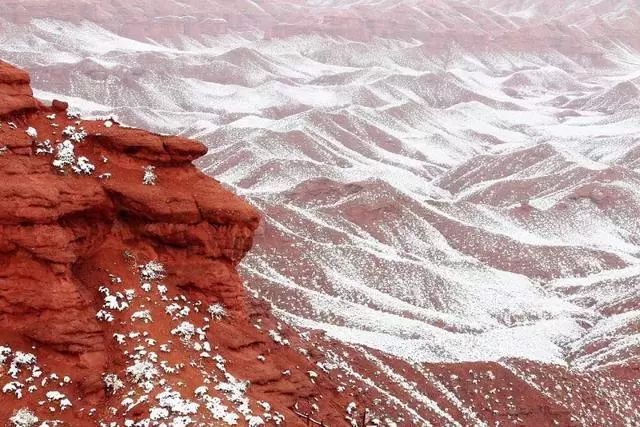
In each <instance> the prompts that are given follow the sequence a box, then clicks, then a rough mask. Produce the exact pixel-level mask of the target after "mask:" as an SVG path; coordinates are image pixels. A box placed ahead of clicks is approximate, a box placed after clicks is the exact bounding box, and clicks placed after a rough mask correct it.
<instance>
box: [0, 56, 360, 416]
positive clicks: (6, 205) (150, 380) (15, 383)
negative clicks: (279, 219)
mask: <svg viewBox="0 0 640 427" xmlns="http://www.w3.org/2000/svg"><path fill="white" fill-rule="evenodd" d="M0 71H1V72H0V78H1V81H0V83H1V85H0V182H1V183H2V185H0V236H1V239H0V388H1V389H2V392H1V393H0V401H1V402H2V404H0V420H2V421H0V423H2V425H4V424H3V423H4V422H9V423H10V424H9V425H19V426H23V425H24V426H30V425H36V422H35V421H34V420H36V419H38V420H39V421H38V422H37V425H40V423H42V422H48V423H49V424H46V425H76V426H80V425H93V424H96V425H127V426H130V425H136V426H137V425H140V426H146V425H175V426H186V425H234V424H239V425H252V426H259V425H264V424H270V425H303V424H305V423H306V419H305V418H304V417H311V419H314V420H321V422H325V423H329V424H330V425H339V424H340V423H345V422H347V421H345V415H348V413H347V412H345V410H346V408H347V407H348V405H349V403H350V399H353V398H352V397H350V396H349V395H348V394H347V393H345V394H344V395H341V394H340V393H338V392H337V391H336V390H337V388H338V384H337V382H336V381H335V379H331V378H329V376H328V375H327V374H326V373H325V372H323V371H322V370H320V369H318V368H317V367H316V366H315V362H314V361H313V359H312V358H311V357H310V356H309V354H308V351H306V350H300V349H302V348H303V347H304V345H303V344H302V343H301V342H302V339H301V338H300V337H299V336H298V335H297V334H293V332H292V331H291V330H289V329H287V328H285V327H284V326H282V325H280V324H278V323H277V322H276V321H275V320H273V318H272V317H271V316H270V314H269V313H268V309H267V308H265V307H263V306H261V305H260V304H256V303H251V304H249V303H248V300H247V298H246V297H245V295H244V291H243V287H242V282H241V279H240V277H239V276H238V273H237V272H236V266H237V264H238V263H239V262H240V260H241V259H242V258H243V256H244V255H245V254H246V252H247V251H248V250H249V249H250V247H251V245H252V239H253V235H254V232H255V230H256V228H257V227H258V224H259V221H260V219H259V215H258V213H257V212H256V211H255V210H254V209H253V208H252V207H250V206H249V205H248V204H247V203H245V202H244V201H243V200H241V199H240V198H238V197H236V196H235V195H233V194H231V193H230V192H229V191H227V190H225V189H224V188H223V187H222V186H221V185H220V184H219V183H218V182H216V181H215V180H213V179H211V178H209V177H207V176H205V175H203V174H202V173H200V172H199V171H198V170H197V169H196V168H195V167H194V166H193V165H192V164H191V161H192V160H194V159H196V158H197V157H200V156H202V155H203V154H204V153H205V152H206V149H205V148H204V146H202V145H201V144H199V143H197V142H194V141H192V140H187V139H184V138H179V137H173V136H161V135H155V134H151V133H148V132H145V131H141V130H137V129H130V128H126V127H123V126H120V125H119V124H118V123H116V122H115V121H114V120H104V121H84V120H81V119H79V118H78V117H76V116H73V115H70V114H68V113H67V111H66V104H64V103H62V102H54V104H53V105H52V106H51V107H45V106H43V105H41V104H40V103H39V102H38V101H36V100H35V99H34V98H33V97H32V96H31V89H30V88H29V85H28V82H29V79H28V76H27V75H26V73H24V72H23V71H21V70H18V69H15V68H13V67H11V66H9V65H7V64H4V63H2V64H0ZM289 335H291V338H288V336H289ZM294 335H295V336H294ZM351 394H353V393H351ZM357 400H358V403H359V402H360V401H364V398H361V399H357ZM296 412H298V414H296ZM350 412H351V413H353V415H355V414H356V412H355V409H353V408H352V409H351V410H350ZM301 414H302V415H304V417H302V415H301ZM55 422H58V423H63V424H55ZM11 423H13V424H11ZM112 423H116V424H112ZM163 423H165V424H163Z"/></svg>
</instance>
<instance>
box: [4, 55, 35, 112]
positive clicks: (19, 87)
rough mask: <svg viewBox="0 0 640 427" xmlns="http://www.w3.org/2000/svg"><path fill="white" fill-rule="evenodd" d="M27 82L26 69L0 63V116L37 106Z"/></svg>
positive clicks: (28, 80)
mask: <svg viewBox="0 0 640 427" xmlns="http://www.w3.org/2000/svg"><path fill="white" fill-rule="evenodd" d="M29 82H30V79H29V74H27V72H26V71H23V70H17V69H15V68H13V67H11V66H9V65H7V64H5V63H0V116H2V115H6V114H9V113H12V112H20V111H26V110H33V109H35V108H37V107H38V102H37V101H36V100H35V99H34V98H33V92H32V91H31V86H30V85H29Z"/></svg>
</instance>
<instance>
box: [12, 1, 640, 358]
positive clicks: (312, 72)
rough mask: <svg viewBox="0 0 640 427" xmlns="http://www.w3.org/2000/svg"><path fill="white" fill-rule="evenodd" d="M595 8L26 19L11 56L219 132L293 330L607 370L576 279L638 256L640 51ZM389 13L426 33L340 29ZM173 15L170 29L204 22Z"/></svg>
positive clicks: (420, 6)
mask: <svg viewBox="0 0 640 427" xmlns="http://www.w3.org/2000/svg"><path fill="white" fill-rule="evenodd" d="M191 3H193V4H195V3H196V2H191ZM191 3H189V4H191ZM591 3H593V4H590V6H591V7H592V8H593V10H596V11H599V14H600V16H601V18H602V19H600V20H598V19H596V16H595V15H594V14H593V12H591V13H592V15H589V14H588V12H589V10H591V9H589V8H586V7H585V8H579V11H577V12H576V11H575V7H574V6H575V4H573V5H572V4H571V2H546V1H539V2H535V7H528V6H527V5H528V4H531V2H501V1H466V2H454V1H450V2H430V3H428V2H420V1H403V2H391V1H387V2H375V4H374V3H372V2H346V1H341V2H333V1H331V2H327V1H323V2H306V6H305V7H309V8H312V9H313V8H319V9H322V14H324V15H322V16H325V18H326V15H328V13H327V10H330V9H333V10H334V12H335V13H334V15H336V16H335V17H334V18H332V20H328V18H327V19H325V21H322V22H323V23H324V24H323V25H324V27H323V26H320V27H318V26H317V25H316V24H318V22H317V20H316V19H315V18H313V19H312V20H311V21H312V22H313V23H314V25H311V26H309V28H308V31H303V30H300V29H296V30H295V31H292V32H291V33H279V32H278V31H280V30H282V27H283V25H284V24H287V28H288V29H289V30H291V28H290V26H291V23H290V20H291V17H290V16H288V15H287V14H286V13H285V12H284V10H285V9H286V3H284V2H272V3H270V4H269V5H258V4H257V3H254V2H246V7H247V10H250V11H251V13H250V14H249V15H250V17H251V19H249V20H248V21H247V22H245V23H244V24H243V25H244V27H242V28H227V27H225V29H224V31H221V32H218V30H219V28H218V27H216V29H212V28H209V29H199V30H198V32H197V33H189V32H188V31H186V30H184V31H183V30H180V31H178V33H176V34H173V33H169V34H167V33H163V32H161V31H160V32H156V31H155V30H153V28H155V27H153V28H152V29H148V31H149V34H146V36H148V37H140V34H137V33H135V34H133V33H130V31H129V30H130V29H127V28H125V27H122V28H120V29H118V28H114V27H113V26H108V25H106V24H104V23H103V22H98V21H99V20H98V19H96V20H94V21H95V22H90V20H85V21H76V20H73V19H65V18H64V17H58V19H50V18H36V19H33V20H31V21H30V22H28V23H19V22H18V21H19V20H16V19H12V18H11V16H9V17H8V18H4V19H5V20H12V21H14V22H11V23H7V25H6V26H3V30H2V32H1V33H0V39H1V40H2V43H1V44H0V55H1V56H2V57H4V58H6V59H8V60H11V61H13V62H15V63H18V64H19V65H22V66H24V67H26V68H28V69H29V70H30V71H31V73H32V76H33V80H34V82H33V84H34V86H35V88H36V89H37V90H36V94H37V95H39V96H40V97H42V98H44V99H48V98H53V97H54V96H56V95H55V94H62V95H64V96H67V97H68V98H69V99H70V100H72V104H73V105H74V106H75V107H76V108H79V109H81V110H82V112H83V113H85V114H88V115H94V116H96V115H97V116H107V115H109V114H117V115H118V116H119V117H120V119H121V120H122V121H124V122H127V123H130V124H134V125H140V126H143V127H146V128H151V129H154V130H156V131H159V132H167V133H181V134H183V135H187V136H193V137H197V138H199V139H201V140H203V141H205V142H206V143H207V144H208V145H209V148H210V151H209V155H208V156H207V157H206V158H205V159H203V160H201V161H200V163H199V166H200V167H201V168H202V169H203V170H204V171H205V172H207V173H209V174H211V175H212V176H215V177H217V178H218V179H220V180H221V181H222V182H224V183H225V184H226V185H228V186H230V187H232V188H233V189H234V190H235V191H236V192H238V193H241V194H243V195H244V196H245V197H246V198H247V199H248V200H249V201H250V202H251V203H253V204H254V205H256V206H257V207H258V208H260V209H261V211H262V212H263V213H264V216H265V219H266V224H265V229H264V237H263V238H262V239H261V240H259V241H258V244H257V247H256V248H255V249H254V251H253V252H252V253H251V255H250V256H249V257H248V259H247V260H246V261H245V263H244V267H243V268H244V272H245V277H246V281H247V286H248V287H249V288H250V289H252V290H255V291H257V292H259V293H260V294H262V295H263V296H264V297H265V298H267V299H269V300H270V301H271V302H272V303H273V305H274V306H275V307H276V309H277V310H278V311H279V312H280V313H281V315H282V317H283V318H286V319H289V320H291V321H292V322H294V323H298V324H300V325H304V326H313V327H319V328H321V329H325V330H327V331H328V332H329V333H330V334H331V335H333V336H335V337H338V338H341V339H344V340H347V341H353V342H358V343H363V344H367V345H370V346H372V347H377V348H381V349H384V350H386V351H389V352H392V353H396V354H398V355H401V356H403V357H407V358H410V359H412V360H416V361H425V360H429V361H450V360H500V359H501V358H505V357H518V358H529V359H534V360H539V361H546V362H553V363H559V364H565V365H570V364H571V363H573V362H574V360H579V364H580V366H594V364H595V365H597V363H612V360H611V358H610V357H600V356H598V357H597V358H595V359H593V360H591V359H588V357H589V356H588V354H585V352H587V353H588V351H587V349H588V348H589V345H590V344H591V343H592V342H593V340H595V339H598V337H599V335H598V333H597V331H599V330H607V329H606V328H607V327H608V326H607V325H609V323H607V322H610V320H608V319H607V316H608V315H609V314H608V313H603V312H602V310H601V308H600V305H601V304H599V299H600V298H601V297H597V298H596V300H597V301H596V303H591V300H590V299H589V298H586V297H585V298H575V297H573V296H572V295H571V294H572V292H573V291H572V292H569V294H567V293H566V292H564V287H563V286H560V285H557V283H564V282H562V281H563V280H569V281H571V280H574V281H576V283H578V284H581V283H582V281H585V283H589V281H590V280H592V277H593V275H596V277H599V276H597V275H601V274H606V272H613V271H617V270H618V269H625V270H622V271H626V269H633V268H634V266H636V265H637V264H638V261H639V260H638V258H637V254H638V253H639V251H638V246H637V245H638V241H637V239H636V238H635V237H634V236H637V233H638V231H640V223H639V222H638V219H637V218H638V216H637V209H638V202H639V196H640V194H638V188H640V187H639V186H638V184H639V179H640V176H639V175H638V167H639V166H638V165H639V163H638V159H639V158H640V141H639V140H638V138H637V135H638V132H639V130H640V121H639V120H638V115H637V111H638V107H639V104H638V102H637V97H634V96H633V95H634V93H635V92H634V90H635V89H637V88H638V87H639V86H640V85H639V84H638V81H637V78H638V77H637V67H638V65H640V53H639V52H638V40H634V39H630V38H629V36H628V34H626V33H624V32H621V31H614V29H613V27H612V26H611V25H612V24H611V23H612V22H617V23H618V24H620V25H621V27H620V28H622V29H624V28H625V27H624V25H622V24H623V23H624V22H627V21H628V20H633V19H635V18H634V15H633V13H631V12H632V7H633V2H619V4H618V3H616V4H617V5H616V6H615V7H614V5H612V4H609V6H607V5H605V4H604V3H602V2H599V3H598V4H596V2H591ZM374 6H375V7H376V8H378V9H379V10H386V11H387V12H388V13H389V16H391V17H395V19H407V20H409V15H411V22H412V23H413V24H412V25H414V26H415V28H417V30H416V31H417V32H416V33H415V34H413V33H409V35H410V36H408V35H407V34H406V33H403V32H402V31H401V29H398V30H397V31H398V33H392V32H390V31H391V30H388V31H387V33H386V35H382V34H383V31H382V30H379V31H378V30H376V31H378V32H376V33H374V34H370V35H369V36H370V37H368V38H367V39H366V40H362V39H358V38H356V37H355V36H353V35H351V34H350V33H348V32H341V31H342V29H341V28H342V27H341V25H342V22H343V21H342V20H341V19H347V18H350V17H353V16H355V15H357V16H358V19H365V18H366V16H367V13H369V12H367V11H368V10H370V9H371V8H372V7H374ZM172 7H173V6H172V5H171V4H169V6H167V10H165V11H163V14H162V15H161V16H163V17H165V18H166V19H164V18H163V19H159V20H157V21H162V22H164V23H166V22H167V21H171V20H172V18H171V17H172V16H174V15H175V16H174V17H175V18H176V19H179V20H180V21H181V22H183V21H184V22H190V21H192V20H191V18H189V19H184V16H183V15H182V14H176V13H173V11H172V10H171V8H172ZM601 9H602V10H601ZM314 10H315V9H314ZM630 10H631V12H630ZM445 11H446V12H447V14H446V15H445V14H444V12H445ZM545 13H552V14H553V16H556V17H557V20H558V22H560V23H562V25H564V27H562V26H560V27H558V28H561V29H560V30H558V28H555V29H550V28H547V27H545V31H548V32H544V31H543V29H541V27H540V19H541V18H540V17H541V16H543V15H544V14H545ZM354 14H355V15H354ZM187 15H190V13H187ZM352 15H353V16H352ZM158 16H160V15H158ZM257 16H269V17H271V18H269V19H266V18H265V22H267V21H268V22H269V24H267V23H263V24H261V25H264V26H263V27H260V26H256V25H257V24H255V22H254V21H256V20H258V18H256V17H257ZM338 18H340V19H338ZM310 19H311V18H310ZM252 20H253V21H252ZM258 21H259V20H258ZM260 22H262V21H260ZM463 22H465V23H467V24H466V25H467V26H468V27H470V28H465V29H464V30H463V29H462V26H461V25H462V23H463ZM332 23H333V24H332ZM218 24H220V25H221V24H222V22H219V21H216V25H218ZM334 24H335V25H334ZM374 24H375V23H369V24H368V25H374ZM449 24H451V25H453V27H452V28H454V30H455V29H458V32H457V36H455V37H451V38H450V39H447V38H433V39H432V38H424V39H421V38H416V37H414V36H415V35H416V34H420V31H427V30H426V29H429V30H428V31H432V32H433V33H434V34H435V33H436V32H439V33H442V32H443V30H442V28H441V27H445V26H446V25H449ZM158 25H160V24H158ZM163 25H164V24H163ZM359 25H360V24H359ZM558 25H560V24H558ZM267 27H268V28H267ZM158 28H161V29H165V27H158ZM181 28H183V27H181ZM184 28H186V27H184ZM318 28H320V29H322V28H324V29H325V31H324V33H323V32H322V31H319V30H318ZM267 29H268V31H267ZM489 29H492V30H495V31H489ZM569 29H571V31H569ZM418 30H419V31H418ZM556 30H557V31H565V30H566V31H569V32H568V33H567V40H568V41H567V44H566V45H562V46H550V45H549V43H548V41H544V42H539V39H545V40H546V39H547V38H550V39H553V37H555V33H554V32H553V31H556ZM185 31H186V32H185ZM194 31H195V30H194ZM282 31H284V30H282ZM474 31H478V32H479V33H482V36H478V39H479V40H484V39H485V38H487V39H495V40H493V41H492V42H491V43H490V44H488V46H490V48H489V49H483V48H481V43H480V44H479V43H474V38H473V37H471V38H470V36H469V34H472V33H473V32H474ZM536 31H538V33H537V34H538V35H539V37H533V36H532V35H531V34H530V32H536ZM453 33H456V31H453ZM487 33H489V34H487ZM412 34H413V35H412ZM517 34H520V35H521V37H520V36H518V37H520V38H518V37H516V35H517ZM522 34H524V35H522ZM604 34H607V35H608V36H611V38H612V39H611V40H614V39H615V37H619V39H617V40H615V41H611V42H610V44H598V45H595V44H593V43H592V42H591V41H589V40H592V39H597V38H601V37H603V35H604ZM585 35H586V36H585ZM583 36H584V37H583ZM527 40H531V42H530V43H529V44H528V43H527ZM534 42H535V43H534ZM538 42H539V43H538ZM634 88H635V89H634ZM115 106H118V107H117V108H116V107H115ZM586 230H588V232H587V231H586ZM292 259H295V260H296V266H295V268H292V267H291V260H292ZM581 286H582V285H581ZM584 288H585V289H587V285H586V284H585V285H584ZM611 292H612V293H613V294H615V295H618V292H617V291H615V290H612V291H611ZM627 297H628V298H631V299H633V296H632V295H628V296H627ZM602 298H603V299H604V300H606V298H605V297H602ZM630 304H631V307H633V304H637V301H636V302H635V303H634V302H632V303H630ZM619 319H620V321H632V320H633V318H632V316H623V317H620V318H619ZM594 331H595V332H594ZM523 343H527V344H526V345H525V344H523ZM470 348H472V349H473V351H470V350H469V349H470ZM569 354H575V355H578V356H576V357H579V359H575V358H574V357H573V356H569ZM612 354H614V353H612ZM611 357H613V358H614V360H613V363H622V362H623V361H624V360H626V359H622V360H615V356H611Z"/></svg>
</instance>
